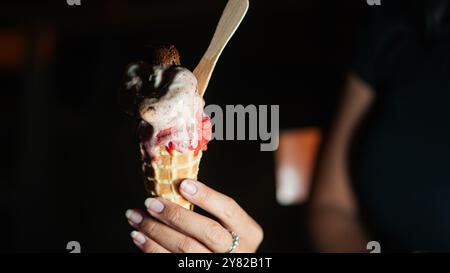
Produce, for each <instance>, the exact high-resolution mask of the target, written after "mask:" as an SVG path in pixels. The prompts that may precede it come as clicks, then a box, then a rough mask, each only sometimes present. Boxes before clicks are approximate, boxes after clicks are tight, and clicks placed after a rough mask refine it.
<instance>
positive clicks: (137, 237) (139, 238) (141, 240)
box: [130, 230, 145, 245]
mask: <svg viewBox="0 0 450 273" xmlns="http://www.w3.org/2000/svg"><path fill="white" fill-rule="evenodd" d="M130 235H131V238H133V241H134V242H135V243H136V244H138V245H143V244H145V237H144V235H143V234H142V233H140V232H139V231H135V230H133V231H132V232H131V234H130Z"/></svg>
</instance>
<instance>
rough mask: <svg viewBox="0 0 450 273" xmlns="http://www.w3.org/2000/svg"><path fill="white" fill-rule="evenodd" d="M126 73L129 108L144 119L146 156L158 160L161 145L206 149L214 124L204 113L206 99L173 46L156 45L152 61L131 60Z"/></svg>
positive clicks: (144, 149) (142, 138) (143, 145)
mask: <svg viewBox="0 0 450 273" xmlns="http://www.w3.org/2000/svg"><path fill="white" fill-rule="evenodd" d="M126 77H127V79H126V83H125V93H126V98H127V99H126V101H127V102H128V107H129V109H128V112H130V113H133V114H134V115H136V116H137V117H138V118H140V119H141V120H142V121H143V123H142V124H141V126H140V128H139V135H140V138H141V148H142V152H143V156H144V157H145V156H146V155H149V156H150V157H151V158H152V159H155V160H157V158H156V157H155V149H156V148H157V147H159V146H165V147H167V149H168V150H169V151H173V150H176V151H178V152H180V153H184V152H186V151H188V150H199V149H202V150H204V149H206V143H207V141H209V139H210V138H211V132H210V130H211V126H210V120H209V118H208V117H207V116H206V115H205V114H204V113H203V107H204V105H205V102H204V100H203V98H202V97H201V96H200V95H199V94H198V92H197V79H196V78H195V76H194V74H193V73H192V72H191V71H189V70H188V69H187V68H184V67H181V66H180V62H179V55H178V51H177V50H176V48H175V47H174V46H165V47H161V48H159V49H157V50H156V51H155V53H154V58H153V64H151V65H150V64H147V63H144V62H135V63H132V64H130V65H129V66H128V68H127V72H126ZM149 125H150V126H151V128H150V127H149Z"/></svg>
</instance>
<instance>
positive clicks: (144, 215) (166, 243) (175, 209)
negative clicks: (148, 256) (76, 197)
mask: <svg viewBox="0 0 450 273" xmlns="http://www.w3.org/2000/svg"><path fill="white" fill-rule="evenodd" d="M180 192H181V194H182V195H183V196H184V197H185V198H186V199H187V200H189V201H190V202H192V203H193V204H194V205H196V206H199V207H200V208H202V209H204V210H205V211H207V212H209V213H210V214H211V215H214V216H215V217H217V218H218V219H219V221H220V223H219V222H217V221H215V220H213V219H210V218H208V217H205V216H203V215H200V214H198V213H196V212H193V211H190V210H187V209H185V208H183V207H181V206H179V205H177V204H174V203H172V202H170V201H167V200H164V199H162V198H148V199H147V200H145V206H146V207H147V212H144V211H142V210H137V209H134V210H128V211H127V213H126V216H127V218H128V222H129V223H130V225H131V226H133V227H134V228H135V229H136V231H133V232H132V233H131V237H132V239H133V241H134V243H135V244H136V245H137V246H138V247H139V248H140V249H141V250H142V251H143V252H148V253H169V252H174V253H191V252H218V253H224V252H226V251H228V250H229V249H230V247H231V245H232V241H233V240H232V236H231V233H230V231H234V232H235V233H236V234H238V235H239V237H240V241H239V244H238V246H237V247H236V249H235V250H234V251H233V252H254V251H256V249H257V248H258V246H259V244H260V243H261V241H262V239H263V231H262V229H261V227H260V226H259V225H258V224H257V223H256V222H255V221H254V220H253V219H252V218H251V217H250V216H249V215H248V214H247V213H246V212H245V211H244V210H243V209H242V208H241V207H240V206H239V205H238V204H237V203H236V202H235V201H234V200H233V199H231V198H230V197H228V196H226V195H223V194H221V193H219V192H217V191H215V190H213V189H211V188H209V187H207V186H206V185H205V184H203V183H200V182H198V181H193V180H184V181H183V182H182V183H181V186H180Z"/></svg>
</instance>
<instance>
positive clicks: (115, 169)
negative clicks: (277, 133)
mask: <svg viewBox="0 0 450 273" xmlns="http://www.w3.org/2000/svg"><path fill="white" fill-rule="evenodd" d="M225 4H226V1H224V0H214V1H212V0H193V1H185V0H179V1H175V0H171V1H168V0H164V1H163V0H161V1H95V3H94V1H83V0H81V6H72V7H70V6H68V5H67V4H66V1H63V0H61V1H53V3H46V2H45V3H43V2H41V1H14V2H13V1H11V2H10V3H6V2H2V4H1V8H0V16H1V19H2V25H1V27H0V39H1V38H2V37H11V36H12V37H16V38H17V39H18V41H19V43H18V45H21V44H22V45H24V46H22V53H23V54H19V55H18V56H19V57H18V58H17V59H15V60H14V61H12V62H0V79H1V82H2V88H1V89H2V91H1V92H0V102H1V109H2V112H3V114H2V115H1V116H0V122H1V123H0V124H1V126H2V129H1V132H2V133H1V136H2V141H1V144H0V145H1V146H0V148H1V157H2V164H1V165H0V166H1V169H0V215H1V219H2V220H1V221H0V223H1V224H0V250H2V251H15V252H22V251H66V250H65V246H66V243H67V242H68V241H71V240H76V241H79V242H80V243H81V245H82V251H85V252H130V251H137V250H136V248H135V246H134V245H133V243H132V241H131V239H130V238H129V232H130V231H131V229H130V227H129V226H128V224H127V222H126V220H125V217H124V212H125V210H126V209H127V208H131V207H138V206H142V205H143V201H144V198H145V192H144V189H143V184H142V178H141V170H140V161H139V157H138V145H137V142H136V136H135V134H134V129H135V127H134V126H135V124H134V123H133V122H132V120H131V119H129V118H128V117H127V116H126V115H125V114H124V113H122V112H121V111H120V108H119V106H118V101H117V92H118V91H119V90H120V88H121V81H122V77H123V72H124V69H125V66H126V65H127V63H129V62H132V61H135V60H141V59H142V60H146V59H148V58H149V57H150V52H149V49H148V48H147V46H149V45H154V44H161V43H173V44H175V45H176V46H177V47H178V49H179V50H180V52H181V56H182V64H183V65H184V66H186V67H188V68H190V69H193V68H194V67H195V65H196V64H197V62H198V61H199V59H200V58H201V56H202V54H203V52H204V51H205V50H206V48H207V46H208V44H209V41H210V38H211V37H212V35H213V32H214V29H215V26H216V23H217V21H218V19H219V17H220V14H221V12H222V10H223V8H224V6H225ZM369 8H376V7H369V6H368V5H367V3H366V1H364V0H354V1H326V0H320V1H319V0H304V1H297V0H289V1H288V0H280V1H266V0H253V1H252V0H251V1H250V10H249V12H248V14H247V16H246V18H245V20H244V21H243V23H242V25H241V27H240V28H239V30H238V31H237V33H236V34H235V36H234V37H233V38H232V40H231V41H230V43H229V44H228V46H227V48H226V49H225V51H224V53H223V55H222V57H221V59H220V60H219V63H218V65H217V67H216V70H215V72H214V74H213V77H212V80H211V82H210V85H209V88H208V91H207V93H206V96H205V99H206V102H207V103H209V104H219V105H225V104H233V105H236V104H243V105H248V104H280V110H281V113H280V121H281V126H282V128H285V129H288V128H300V127H308V126H319V127H321V128H323V129H324V130H326V129H327V127H328V124H329V123H330V119H331V117H332V115H333V113H334V110H335V107H336V104H337V99H338V97H339V91H340V88H341V86H342V82H343V78H344V74H345V72H346V71H347V68H348V65H349V62H350V60H351V55H352V52H353V48H354V41H355V35H356V32H357V30H358V28H359V25H360V24H361V22H362V21H363V20H364V18H365V12H366V11H367V9H369ZM13 40H14V39H13ZM0 49H1V50H2V51H3V53H2V54H4V55H6V56H8V53H7V52H8V50H10V51H11V50H12V51H11V52H15V51H14V50H19V49H17V46H15V44H14V43H12V44H7V43H2V44H0ZM19 51H20V50H19ZM273 166H274V160H273V153H270V152H260V151H259V142H250V141H227V142H224V141H215V142H212V143H211V144H210V145H209V149H208V152H207V153H205V154H204V158H203V160H202V168H201V172H200V177H199V179H200V180H202V181H204V182H206V183H207V184H208V185H210V186H211V187H213V188H216V189H218V190H219V191H221V192H224V193H226V194H228V195H230V196H232V197H233V198H235V199H236V200H237V201H238V203H240V204H241V205H242V206H243V207H244V208H245V209H246V210H247V211H248V212H249V213H250V214H251V215H252V216H254V218H255V219H256V220H257V221H258V222H259V223H260V224H261V225H262V226H263V228H264V230H265V240H264V242H263V244H262V246H261V248H260V251H263V252H268V251H270V252H278V251H293V252H294V251H295V252H297V251H309V250H311V248H310V246H309V243H308V241H307V239H306V238H307V235H306V228H305V225H304V223H305V221H304V218H305V209H304V207H303V206H290V207H282V206H280V205H278V204H277V203H276V200H275V182H274V167H273Z"/></svg>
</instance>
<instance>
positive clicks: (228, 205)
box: [180, 179, 259, 234]
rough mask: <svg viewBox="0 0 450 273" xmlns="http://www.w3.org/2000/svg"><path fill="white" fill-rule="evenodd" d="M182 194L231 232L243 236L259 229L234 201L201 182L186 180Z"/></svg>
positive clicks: (181, 189) (181, 187)
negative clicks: (243, 228) (253, 229)
mask: <svg viewBox="0 0 450 273" xmlns="http://www.w3.org/2000/svg"><path fill="white" fill-rule="evenodd" d="M180 192H181V194H182V195H183V196H184V197H185V198H186V199H187V200H188V201H190V202H192V203H193V204H195V205H197V206H199V207H200V208H202V209H204V210H205V211H207V212H209V213H211V214H212V215H214V216H215V217H217V218H218V219H219V220H220V221H221V222H222V224H223V225H224V226H225V227H226V228H228V229H229V230H232V231H235V232H238V233H240V234H243V233H249V232H253V231H252V230H249V228H251V227H255V228H258V227H259V225H258V224H257V223H256V222H255V221H254V220H253V219H252V218H251V217H250V216H249V215H248V214H247V213H246V212H245V211H244V210H243V209H242V208H241V207H240V206H239V205H238V204H237V203H236V201H234V199H232V198H230V197H228V196H226V195H224V194H222V193H220V192H218V191H215V190H213V189H211V188H210V187H208V186H206V185H205V184H203V183H201V182H199V181H195V180H190V179H186V180H184V181H183V182H182V183H181V185H180ZM242 227H245V230H242Z"/></svg>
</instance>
